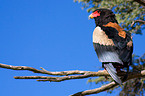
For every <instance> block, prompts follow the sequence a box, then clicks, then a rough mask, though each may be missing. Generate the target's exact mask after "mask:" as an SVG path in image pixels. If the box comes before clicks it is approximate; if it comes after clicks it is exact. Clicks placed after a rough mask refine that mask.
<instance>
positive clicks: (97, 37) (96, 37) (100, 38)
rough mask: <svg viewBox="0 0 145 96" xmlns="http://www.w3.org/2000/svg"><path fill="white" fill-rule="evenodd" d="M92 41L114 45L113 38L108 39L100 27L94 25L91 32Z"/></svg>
mask: <svg viewBox="0 0 145 96" xmlns="http://www.w3.org/2000/svg"><path fill="white" fill-rule="evenodd" d="M93 43H98V44H100V45H106V46H107V45H112V46H113V45H114V43H113V40H112V39H109V38H108V36H107V35H106V34H105V32H104V31H103V30H101V28H100V27H96V28H95V30H94V32H93Z"/></svg>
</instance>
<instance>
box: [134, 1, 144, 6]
mask: <svg viewBox="0 0 145 96" xmlns="http://www.w3.org/2000/svg"><path fill="white" fill-rule="evenodd" d="M134 1H136V2H138V3H139V4H141V5H143V6H145V0H134Z"/></svg>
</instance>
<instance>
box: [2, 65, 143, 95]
mask: <svg viewBox="0 0 145 96" xmlns="http://www.w3.org/2000/svg"><path fill="white" fill-rule="evenodd" d="M0 67H1V68H6V69H12V70H28V71H32V72H34V73H42V74H47V75H52V76H53V77H50V76H15V77H14V78H15V79H37V81H50V82H61V81H65V80H71V79H82V78H88V77H96V76H109V74H108V73H107V71H105V70H103V71H98V72H91V71H79V70H74V71H61V72H50V71H47V70H45V69H43V68H41V69H42V70H38V69H35V68H33V67H27V66H12V65H6V64H0ZM125 74H126V73H125V72H120V73H118V74H117V75H119V76H121V77H122V76H124V75H125ZM68 75H71V76H68ZM54 76H57V77H54ZM140 77H145V70H142V71H141V72H130V73H128V78H127V80H129V79H133V78H140ZM117 85H118V84H117V83H115V82H111V83H109V84H107V85H104V86H101V87H100V88H96V89H92V90H86V91H82V92H78V93H76V94H73V95H71V96H84V95H89V94H97V93H100V92H103V91H106V90H108V89H110V88H113V87H115V86H117Z"/></svg>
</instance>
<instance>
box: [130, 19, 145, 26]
mask: <svg viewBox="0 0 145 96" xmlns="http://www.w3.org/2000/svg"><path fill="white" fill-rule="evenodd" d="M136 22H140V23H143V24H145V21H143V20H135V21H133V22H132V24H131V27H132V26H133V25H134V24H135V23H136Z"/></svg>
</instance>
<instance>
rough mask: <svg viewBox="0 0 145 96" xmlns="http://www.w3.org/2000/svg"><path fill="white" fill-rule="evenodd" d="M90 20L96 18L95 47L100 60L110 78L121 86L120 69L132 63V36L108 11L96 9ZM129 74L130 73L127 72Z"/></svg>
mask: <svg viewBox="0 0 145 96" xmlns="http://www.w3.org/2000/svg"><path fill="white" fill-rule="evenodd" d="M89 18H94V19H95V23H96V28H95V29H94V32H93V45H94V48H95V51H96V53H97V56H98V59H99V61H100V62H102V66H103V67H104V68H105V69H106V70H107V72H108V73H109V74H110V76H111V77H112V78H113V79H114V80H115V81H116V82H117V83H119V84H122V81H121V79H120V78H119V77H118V76H117V75H116V74H117V72H119V71H120V69H123V68H125V67H126V68H127V69H128V70H129V65H131V63H132V52H133V42H132V38H131V34H130V33H129V32H126V31H125V30H124V29H123V28H121V27H120V26H119V25H118V22H117V20H116V19H115V14H114V13H113V12H112V11H111V10H108V9H96V10H95V11H94V12H93V13H92V14H91V15H90V16H89ZM127 72H128V71H127Z"/></svg>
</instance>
